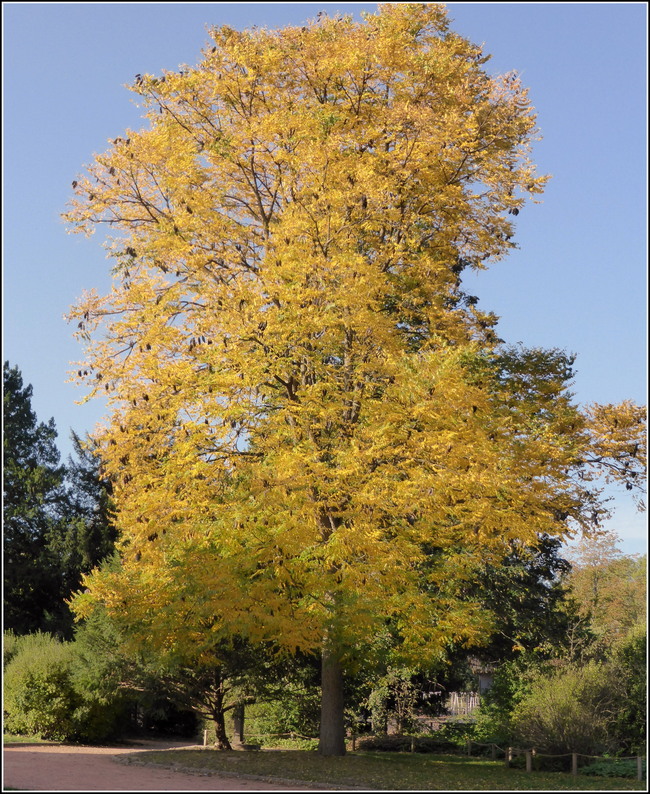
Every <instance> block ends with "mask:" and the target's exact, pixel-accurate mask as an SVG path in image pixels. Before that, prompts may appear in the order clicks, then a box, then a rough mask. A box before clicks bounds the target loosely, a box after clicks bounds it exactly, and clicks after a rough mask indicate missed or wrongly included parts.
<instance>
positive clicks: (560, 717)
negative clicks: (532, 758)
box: [511, 662, 617, 755]
mask: <svg viewBox="0 0 650 794" xmlns="http://www.w3.org/2000/svg"><path fill="white" fill-rule="evenodd" d="M611 673H612V670H611V668H610V667H608V666H607V665H604V664H601V663H598V662H589V663H587V664H585V665H582V666H579V665H577V664H567V665H565V666H564V667H562V668H560V669H559V670H556V671H554V672H553V673H551V674H550V675H545V674H541V673H540V674H538V675H536V676H535V677H534V678H533V679H532V681H531V688H530V691H529V693H528V694H527V695H525V696H524V697H523V698H522V700H521V701H520V702H519V703H518V704H517V705H516V706H515V707H514V709H513V712H512V718H511V725H512V731H513V735H514V741H515V743H516V744H518V746H520V747H536V748H538V749H539V750H543V751H544V752H547V753H558V754H559V753H571V752H577V753H584V754H586V755H599V754H602V753H603V752H608V751H609V750H611V749H613V748H614V747H615V738H614V735H613V726H614V719H615V714H616V707H617V682H616V681H615V680H614V678H613V676H612V674H611Z"/></svg>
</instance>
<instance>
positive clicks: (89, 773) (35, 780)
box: [2, 742, 323, 792]
mask: <svg viewBox="0 0 650 794" xmlns="http://www.w3.org/2000/svg"><path fill="white" fill-rule="evenodd" d="M183 746H185V745H183V744H181V743H170V742H142V743H138V746H136V747H129V748H124V747H79V746H75V745H52V744H22V745H21V744H14V745H7V746H6V747H5V748H4V752H3V756H4V759H3V771H2V777H3V786H2V790H3V791H5V790H6V789H7V788H13V789H20V790H22V791H79V792H82V791H108V792H113V791H323V789H318V788H317V787H314V788H308V787H301V786H300V785H298V784H294V785H292V784H283V783H271V782H268V781H264V780H248V779H246V778H239V777H226V776H225V775H223V776H222V775H216V774H210V775H201V774H190V773H188V772H183V771H180V770H179V771H174V770H171V769H157V768H155V767H153V766H137V765H130V764H129V765H126V764H122V763H118V761H116V760H115V759H116V757H117V756H120V755H124V754H137V753H141V752H143V751H145V750H162V749H169V748H171V747H183Z"/></svg>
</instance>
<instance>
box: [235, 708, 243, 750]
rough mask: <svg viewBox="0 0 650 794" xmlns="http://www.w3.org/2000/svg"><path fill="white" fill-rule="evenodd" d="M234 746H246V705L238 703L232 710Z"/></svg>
mask: <svg viewBox="0 0 650 794" xmlns="http://www.w3.org/2000/svg"><path fill="white" fill-rule="evenodd" d="M232 729H233V744H235V745H242V744H244V704H243V703H242V702H240V703H237V705H236V706H235V708H234V709H233V710H232Z"/></svg>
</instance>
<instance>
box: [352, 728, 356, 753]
mask: <svg viewBox="0 0 650 794" xmlns="http://www.w3.org/2000/svg"><path fill="white" fill-rule="evenodd" d="M356 749H357V735H356V733H353V734H352V752H354V751H355V750H356Z"/></svg>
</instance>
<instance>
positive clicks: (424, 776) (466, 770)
mask: <svg viewBox="0 0 650 794" xmlns="http://www.w3.org/2000/svg"><path fill="white" fill-rule="evenodd" d="M124 760H125V761H128V762H130V763H152V764H161V765H164V766H170V767H171V766H175V767H176V768H183V769H184V770H190V769H196V770H200V771H202V772H207V771H212V772H224V773H228V774H233V773H234V774H243V775H254V776H259V777H264V778H269V777H274V778H282V779H284V780H287V781H289V780H296V781H301V782H303V783H317V784H320V785H321V786H324V787H327V786H339V787H341V788H354V787H358V788H360V789H366V790H386V791H392V790H397V791H646V784H645V781H638V780H631V779H629V778H611V777H610V778H605V777H586V776H585V777H583V776H581V775H578V776H577V777H574V776H572V775H569V774H564V773H561V772H530V773H526V772H524V771H522V770H518V769H506V767H505V764H504V763H503V762H502V761H492V760H488V759H483V758H467V757H462V756H452V755H435V756H434V755H420V754H415V755H411V754H410V753H385V752H382V753H371V752H356V753H348V755H346V756H344V757H342V758H339V757H335V758H323V757H322V756H320V755H318V753H315V752H310V751H301V750H288V751H287V750H265V751H261V752H245V751H233V752H220V751H217V750H212V749H210V748H199V749H196V750H164V751H154V752H146V753H138V754H137V756H129V757H128V759H127V758H125V759H124Z"/></svg>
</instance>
